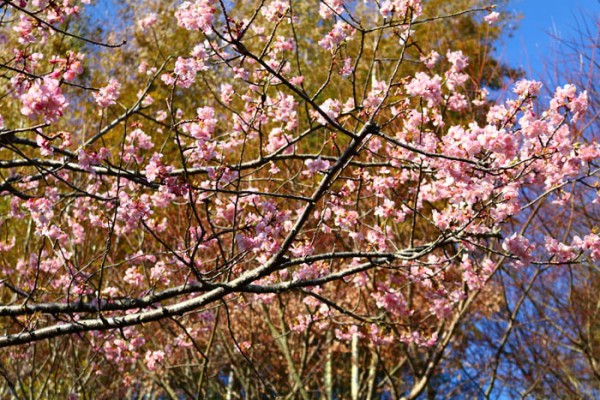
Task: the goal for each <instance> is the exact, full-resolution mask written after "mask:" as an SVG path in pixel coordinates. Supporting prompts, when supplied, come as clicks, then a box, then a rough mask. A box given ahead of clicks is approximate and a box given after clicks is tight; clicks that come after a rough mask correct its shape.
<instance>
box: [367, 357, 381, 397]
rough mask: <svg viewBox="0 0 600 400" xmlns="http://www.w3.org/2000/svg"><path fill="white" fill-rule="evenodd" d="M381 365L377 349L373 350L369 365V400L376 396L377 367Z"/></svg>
mask: <svg viewBox="0 0 600 400" xmlns="http://www.w3.org/2000/svg"><path fill="white" fill-rule="evenodd" d="M378 365H379V357H378V356H377V351H375V349H372V350H371V362H370V363H369V377H368V378H367V400H373V397H374V396H375V388H376V387H377V382H376V378H377V367H378Z"/></svg>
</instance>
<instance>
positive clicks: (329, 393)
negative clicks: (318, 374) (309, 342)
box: [324, 331, 333, 400]
mask: <svg viewBox="0 0 600 400" xmlns="http://www.w3.org/2000/svg"><path fill="white" fill-rule="evenodd" d="M332 343H333V340H332V336H331V331H328V332H327V356H326V359H325V376H324V381H325V396H326V399H327V400H333V377H332V371H331V370H332V362H333V361H332V357H331V353H332V351H331V347H332V346H331V345H332Z"/></svg>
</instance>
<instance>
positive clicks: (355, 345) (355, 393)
mask: <svg viewBox="0 0 600 400" xmlns="http://www.w3.org/2000/svg"><path fill="white" fill-rule="evenodd" d="M351 379H352V382H351V384H350V391H351V396H352V400H358V388H359V383H360V382H359V378H358V334H357V333H354V334H352V378H351Z"/></svg>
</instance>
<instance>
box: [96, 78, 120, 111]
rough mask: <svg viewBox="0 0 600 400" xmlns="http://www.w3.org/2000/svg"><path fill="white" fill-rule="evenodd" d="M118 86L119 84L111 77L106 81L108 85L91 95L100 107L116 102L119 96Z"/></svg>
mask: <svg viewBox="0 0 600 400" xmlns="http://www.w3.org/2000/svg"><path fill="white" fill-rule="evenodd" d="M120 88H121V84H120V83H119V82H118V81H117V80H116V79H114V78H111V80H110V81H108V85H106V86H105V87H103V88H102V89H100V90H99V91H98V93H94V95H93V96H94V99H95V100H96V103H97V104H98V105H99V106H100V107H102V108H106V107H108V106H112V105H113V104H116V102H117V99H118V98H119V89H120Z"/></svg>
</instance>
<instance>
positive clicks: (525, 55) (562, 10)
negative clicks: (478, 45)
mask: <svg viewBox="0 0 600 400" xmlns="http://www.w3.org/2000/svg"><path fill="white" fill-rule="evenodd" d="M506 10H507V11H509V12H512V13H516V14H520V15H521V16H522V19H521V20H520V21H519V22H518V25H517V26H518V28H517V30H516V31H515V32H514V35H513V37H511V38H506V39H505V40H504V43H503V44H502V45H500V46H498V52H499V55H500V56H501V58H503V59H504V60H505V61H507V62H508V63H509V64H510V65H512V66H517V67H521V68H523V70H524V71H525V72H526V74H527V76H528V77H530V78H539V77H540V74H541V73H542V70H543V65H544V63H545V62H546V60H547V59H549V58H551V56H552V54H553V52H555V49H556V44H555V43H553V39H552V37H551V35H555V36H558V37H561V38H563V39H567V38H569V37H573V36H574V35H575V34H576V30H577V26H578V21H579V22H581V21H582V20H583V16H582V15H586V16H587V17H588V18H590V19H591V20H593V19H594V18H598V17H600V0H511V1H510V3H509V5H508V6H507V8H506ZM558 56H559V55H558Z"/></svg>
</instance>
